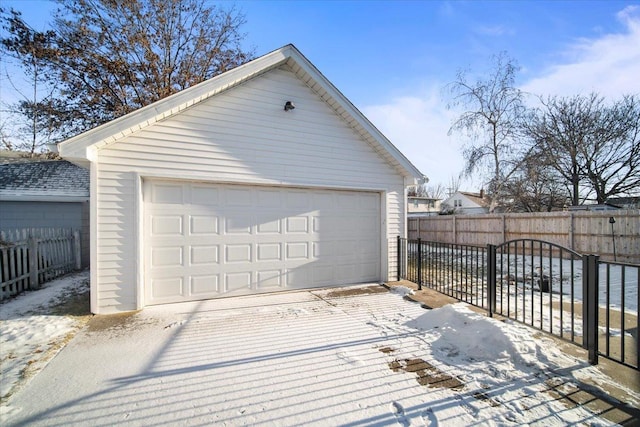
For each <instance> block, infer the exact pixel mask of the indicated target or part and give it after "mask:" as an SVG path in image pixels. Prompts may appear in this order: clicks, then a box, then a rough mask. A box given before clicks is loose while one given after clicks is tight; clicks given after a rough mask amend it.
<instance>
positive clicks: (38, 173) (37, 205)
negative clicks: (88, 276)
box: [0, 155, 90, 266]
mask: <svg viewBox="0 0 640 427" xmlns="http://www.w3.org/2000/svg"><path fill="white" fill-rule="evenodd" d="M23 228H73V229H75V230H79V231H80V245H81V248H82V266H88V265H89V258H90V257H89V171H88V170H86V169H84V168H81V167H79V166H76V165H74V164H72V163H69V162H67V161H64V160H37V159H24V158H17V157H12V156H7V155H2V156H0V230H4V231H9V230H10V231H14V230H17V229H23Z"/></svg>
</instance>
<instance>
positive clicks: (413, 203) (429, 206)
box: [407, 196, 442, 218]
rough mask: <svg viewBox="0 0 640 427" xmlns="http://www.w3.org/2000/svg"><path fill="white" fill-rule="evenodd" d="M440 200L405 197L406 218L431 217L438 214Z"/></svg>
mask: <svg viewBox="0 0 640 427" xmlns="http://www.w3.org/2000/svg"><path fill="white" fill-rule="evenodd" d="M441 202H442V201H441V200H439V199H434V198H432V197H422V196H408V197H407V216H408V217H410V218H411V217H413V218H415V217H419V216H431V215H438V214H439V213H440V204H441Z"/></svg>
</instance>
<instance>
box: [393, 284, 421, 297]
mask: <svg viewBox="0 0 640 427" xmlns="http://www.w3.org/2000/svg"><path fill="white" fill-rule="evenodd" d="M391 292H393V293H394V294H398V295H400V296H403V297H404V296H407V295H413V294H415V293H416V292H415V291H414V290H413V289H411V288H407V287H406V286H394V287H392V288H391Z"/></svg>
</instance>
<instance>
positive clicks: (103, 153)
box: [94, 66, 405, 313]
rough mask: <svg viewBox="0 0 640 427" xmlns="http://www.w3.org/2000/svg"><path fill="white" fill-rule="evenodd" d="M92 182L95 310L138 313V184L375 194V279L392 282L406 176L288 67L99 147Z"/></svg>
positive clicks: (402, 227)
mask: <svg viewBox="0 0 640 427" xmlns="http://www.w3.org/2000/svg"><path fill="white" fill-rule="evenodd" d="M285 101H292V102H293V103H294V104H295V105H296V109H295V110H293V111H290V112H285V111H283V106H284V103H285ZM96 176H97V188H96V195H97V202H96V203H97V204H96V209H97V222H96V238H97V242H96V246H97V254H96V260H97V266H96V268H97V272H96V273H95V274H96V276H95V277H96V280H97V284H96V287H95V288H94V289H95V290H97V300H96V302H95V304H96V305H97V307H94V311H95V312H99V313H108V312H115V311H124V310H134V309H136V308H139V307H137V303H136V298H137V292H138V289H137V286H136V285H135V283H136V281H137V274H138V273H137V267H136V263H137V262H138V250H139V248H137V246H136V244H134V243H133V242H136V241H137V240H136V236H138V235H139V232H140V230H139V229H138V225H137V224H138V216H137V213H136V206H137V205H138V201H139V197H140V194H139V187H138V184H139V183H138V180H139V177H143V179H144V178H145V177H167V178H175V179H180V178H182V179H188V180H201V181H205V182H212V183H213V182H227V183H245V184H261V185H278V186H294V187H296V186H297V187H314V188H315V187H319V188H334V189H340V188H345V189H347V188H348V189H356V190H357V189H362V190H374V191H380V192H382V193H383V196H385V197H384V199H383V201H382V204H383V206H382V208H383V210H382V211H381V212H382V216H383V220H384V227H385V228H383V229H382V230H381V232H382V236H383V238H385V237H386V238H387V240H388V242H387V245H385V247H384V248H383V251H382V252H383V253H382V259H381V261H382V263H383V265H386V263H387V261H386V260H387V259H390V260H391V261H390V262H389V265H388V270H387V271H386V276H387V277H382V279H383V280H387V279H389V278H390V277H394V276H395V274H396V266H395V243H396V241H395V238H396V236H397V235H398V234H402V235H404V229H405V212H404V210H405V203H404V179H403V177H402V176H401V174H400V173H399V172H398V171H397V170H395V169H394V168H393V167H392V166H390V165H389V163H388V162H387V161H385V160H384V159H383V158H382V157H381V156H380V155H378V154H377V153H376V152H375V151H374V150H373V149H372V147H371V146H370V145H369V144H368V143H367V142H366V141H364V140H363V139H362V137H361V136H360V135H358V134H357V133H356V132H354V131H353V129H352V128H351V127H350V126H348V124H347V123H345V122H344V120H342V119H341V118H340V117H338V116H336V114H335V112H334V110H333V109H332V108H331V107H330V106H328V105H327V104H326V103H325V102H324V101H322V100H321V99H320V98H319V97H318V96H317V95H316V94H315V93H314V92H313V91H312V90H311V89H310V88H309V87H307V86H306V85H305V84H304V83H303V82H302V81H301V80H300V79H299V78H297V77H296V76H295V75H294V74H293V73H292V72H291V71H290V70H289V69H288V68H287V67H286V66H283V67H281V68H278V69H274V70H271V71H269V72H267V73H266V74H263V75H261V76H259V77H256V78H254V79H252V80H249V81H247V82H245V83H244V84H242V85H240V86H238V87H235V88H233V89H230V90H229V91H227V92H223V93H221V94H218V95H216V96H215V97H213V98H210V99H208V100H206V101H204V102H202V103H200V104H198V105H196V106H194V107H191V108H189V109H187V110H185V111H183V112H181V113H180V114H177V115H175V116H173V117H170V118H168V119H165V120H163V121H161V122H157V123H155V124H153V125H151V126H149V127H146V128H145V129H143V130H140V131H138V132H136V133H134V134H132V135H129V136H127V137H125V138H123V139H121V140H120V141H118V142H116V143H114V144H112V145H109V146H107V147H104V148H102V149H100V150H99V151H98V158H97V171H96ZM384 209H386V217H385V210H384ZM140 226H141V225H140ZM385 232H386V236H385V235H384V233H385ZM140 262H142V261H141V260H140Z"/></svg>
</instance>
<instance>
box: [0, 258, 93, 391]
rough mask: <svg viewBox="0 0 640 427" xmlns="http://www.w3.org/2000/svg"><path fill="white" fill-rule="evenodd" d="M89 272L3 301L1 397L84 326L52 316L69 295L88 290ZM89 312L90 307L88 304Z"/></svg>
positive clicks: (0, 319) (0, 311)
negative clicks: (54, 309) (55, 308)
mask: <svg viewBox="0 0 640 427" xmlns="http://www.w3.org/2000/svg"><path fill="white" fill-rule="evenodd" d="M88 290H89V272H88V271H85V272H81V273H76V274H72V275H69V276H66V277H63V278H60V279H57V280H53V281H51V282H48V283H44V284H43V285H42V288H41V289H39V290H37V291H27V292H23V293H22V294H21V295H19V296H17V297H16V298H13V299H10V300H8V301H3V302H2V304H0V375H1V377H2V380H1V381H0V398H4V397H5V396H7V395H8V394H10V393H12V392H14V391H15V388H16V387H18V386H19V385H20V384H22V383H24V382H25V380H26V379H28V377H29V376H30V375H31V373H33V372H37V370H39V369H41V368H42V367H43V366H44V364H46V362H47V361H48V360H49V359H50V358H51V357H52V356H53V355H55V352H56V351H57V350H59V348H60V345H61V343H62V342H64V341H65V339H66V337H67V336H68V335H69V334H70V333H73V332H74V331H76V330H77V329H78V328H80V327H81V326H82V325H83V322H82V321H81V320H79V319H78V318H76V317H70V316H61V315H50V314H49V313H51V311H52V310H51V308H52V307H54V306H56V305H59V304H62V303H64V302H65V299H66V298H68V297H69V296H70V295H77V294H79V293H83V292H88ZM87 312H88V307H87Z"/></svg>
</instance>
